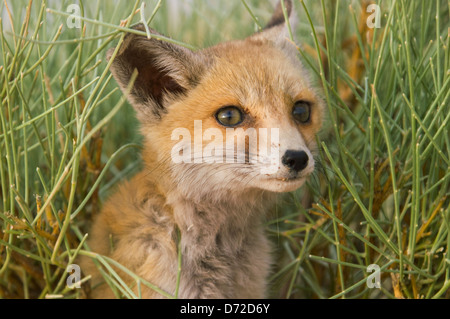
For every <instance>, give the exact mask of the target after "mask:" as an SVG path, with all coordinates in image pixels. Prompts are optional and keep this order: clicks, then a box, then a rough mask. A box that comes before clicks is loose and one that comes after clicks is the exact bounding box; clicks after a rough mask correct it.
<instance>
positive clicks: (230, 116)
mask: <svg viewBox="0 0 450 319" xmlns="http://www.w3.org/2000/svg"><path fill="white" fill-rule="evenodd" d="M216 118H217V121H218V122H219V123H220V124H222V125H224V126H236V125H238V124H240V123H242V120H243V116H242V112H241V111H240V110H239V109H238V108H237V107H234V106H230V107H226V108H223V109H221V110H219V112H217V114H216Z"/></svg>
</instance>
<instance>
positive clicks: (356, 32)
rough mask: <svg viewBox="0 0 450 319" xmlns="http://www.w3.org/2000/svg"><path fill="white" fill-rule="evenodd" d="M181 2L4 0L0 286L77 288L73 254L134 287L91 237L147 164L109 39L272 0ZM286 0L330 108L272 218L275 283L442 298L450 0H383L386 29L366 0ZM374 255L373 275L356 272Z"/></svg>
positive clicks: (228, 18) (198, 30)
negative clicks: (370, 18) (312, 160)
mask: <svg viewBox="0 0 450 319" xmlns="http://www.w3.org/2000/svg"><path fill="white" fill-rule="evenodd" d="M175 2H178V3H179V7H178V8H173V7H171V6H169V5H168V3H167V1H162V2H161V6H160V7H158V3H159V2H158V1H156V0H154V1H149V2H147V4H148V6H147V7H146V8H145V11H144V14H141V13H142V11H140V12H137V11H136V9H139V8H141V3H140V1H136V2H135V3H132V2H129V1H116V2H115V3H114V5H113V4H111V2H110V1H108V2H106V1H83V2H82V4H83V6H82V11H83V12H82V15H83V16H84V17H85V19H83V21H82V27H81V29H77V28H74V29H69V28H68V27H67V23H66V20H67V13H66V11H67V7H68V5H69V4H71V3H72V1H50V0H48V1H43V2H42V3H41V1H30V2H29V1H25V0H18V1H8V0H7V1H6V2H2V3H1V4H0V16H1V23H0V28H1V36H0V37H1V38H0V45H1V55H0V61H1V66H0V98H1V109H0V157H1V160H0V182H1V183H0V196H1V200H0V297H3V298H78V297H81V296H82V295H83V290H82V289H74V290H71V289H69V288H68V287H67V286H66V278H67V276H68V273H67V272H66V268H67V266H68V265H70V264H72V263H73V262H74V260H75V258H76V257H77V255H79V254H87V255H90V256H92V257H93V258H95V259H96V260H97V262H98V263H99V265H103V269H104V270H105V272H104V273H105V276H106V277H107V278H108V280H109V282H110V284H111V285H112V286H113V287H115V290H116V291H117V292H118V293H121V294H123V295H124V296H126V297H132V298H134V297H139V294H137V295H135V292H134V291H133V290H132V289H130V287H126V286H125V285H124V284H123V283H122V282H121V279H120V277H118V275H117V274H116V273H115V272H114V269H113V267H119V268H120V267H121V266H120V265H117V263H116V262H115V261H113V260H111V259H109V258H107V257H102V256H98V255H95V254H92V253H90V252H89V251H88V250H87V249H86V248H87V247H85V245H84V241H85V239H86V236H85V234H86V232H87V230H88V226H89V222H90V220H91V218H92V216H93V215H95V214H96V213H97V212H98V211H99V209H100V208H101V205H102V202H103V201H104V200H105V198H106V197H107V196H108V194H109V192H110V190H111V188H112V186H113V185H115V184H116V183H117V182H119V181H120V180H123V179H125V178H128V177H130V176H132V175H133V174H134V173H135V172H137V171H138V170H139V168H140V157H139V152H140V146H139V145H140V141H141V139H140V137H139V134H138V131H137V129H136V126H137V122H136V120H135V118H134V113H133V111H132V109H131V107H130V106H129V105H128V103H127V102H126V101H125V100H124V98H123V96H122V94H121V93H120V92H119V90H118V88H117V85H116V83H115V82H114V80H113V79H112V76H111V75H110V73H109V71H108V70H107V68H106V67H107V63H106V61H105V52H106V49H108V48H110V47H113V46H114V45H116V44H117V42H118V41H120V39H121V38H122V37H123V35H124V33H123V32H122V31H123V30H124V28H127V27H128V26H130V25H132V24H134V23H136V22H139V21H140V20H145V21H149V20H151V23H150V26H151V27H152V28H154V29H157V30H159V31H160V32H162V33H163V34H165V35H167V36H170V37H171V38H172V39H173V40H174V41H177V42H178V43H182V44H183V45H186V46H188V47H195V48H201V47H206V46H210V45H214V44H216V43H219V42H222V41H226V40H231V39H234V38H243V37H245V36H247V35H249V34H251V33H252V32H254V31H255V30H258V29H259V27H260V26H263V25H264V22H265V21H267V20H268V19H269V17H270V15H271V12H272V9H273V3H271V1H268V0H264V1H255V0H252V1H250V0H246V1H203V0H192V1H187V0H180V1H175ZM296 2H297V3H296V4H297V6H296V7H297V11H298V15H299V24H298V26H297V28H296V29H295V30H292V31H293V33H294V34H295V35H296V40H297V43H298V44H299V52H300V55H301V58H302V60H303V62H304V64H305V65H306V66H307V67H308V68H309V69H310V70H311V73H312V75H313V78H314V79H315V81H316V83H317V85H318V86H321V87H322V92H323V97H324V100H325V101H326V105H327V111H328V112H327V113H328V115H327V121H326V125H325V127H324V130H323V133H322V134H321V135H320V137H319V140H318V142H319V145H320V146H321V147H320V151H319V156H318V158H317V162H318V166H319V169H318V172H317V173H316V174H315V176H314V177H313V178H312V179H311V181H310V182H309V183H308V185H307V186H305V187H303V189H301V190H300V191H298V192H296V193H293V194H291V195H289V196H287V198H286V199H285V200H283V201H281V200H280V203H279V205H278V207H277V209H276V214H275V215H274V216H275V217H274V218H273V219H272V220H270V221H268V222H267V229H268V232H269V233H270V234H271V237H272V238H273V241H274V243H275V247H276V252H275V253H276V254H277V255H278V257H279V258H277V259H278V260H280V261H281V262H280V264H279V265H277V267H276V269H275V271H274V273H273V275H272V277H271V296H272V297H281V298H395V297H397V298H450V293H449V291H450V259H449V258H450V257H449V252H448V247H449V244H450V208H449V203H450V198H449V195H450V169H449V166H450V165H449V164H450V160H449V159H450V151H449V150H450V135H449V133H448V128H449V127H450V124H449V117H450V107H449V105H450V103H449V94H450V93H449V92H450V89H449V81H450V80H449V79H450V76H449V62H450V60H449V59H450V57H449V55H450V53H449V52H450V50H449V35H448V28H449V15H450V13H449V6H450V4H449V2H448V1H445V0H412V1H406V0H397V1H395V0H384V1H378V3H379V4H380V7H381V10H382V19H381V28H380V29H368V28H367V25H366V23H365V22H366V19H367V15H368V14H367V13H365V11H366V10H365V8H366V6H365V5H364V4H362V3H361V2H360V1H345V0H340V1H339V0H337V1H325V0H322V1H317V0H316V1H306V0H305V1H303V2H301V1H296ZM77 3H78V2H77ZM6 4H7V6H6ZM29 4H31V7H28V5H29ZM155 8H157V9H158V10H155ZM47 9H48V10H47ZM369 14H370V13H369ZM121 21H124V22H123V24H122V25H121V27H120V26H119V25H120V22H121ZM11 22H12V24H11ZM304 194H307V198H306V199H305V198H304V197H303V195H304ZM371 264H377V265H379V266H380V268H381V284H382V287H381V289H370V288H368V286H367V285H366V280H367V277H368V276H369V275H370V274H371V273H369V272H367V267H368V266H369V265H371ZM125 271H126V270H125ZM126 272H127V271H126ZM129 274H130V275H131V276H132V277H133V278H134V279H135V281H136V284H137V285H138V287H140V286H142V285H147V286H149V287H153V286H152V285H151V283H148V282H146V281H145V280H143V279H141V278H138V277H137V276H136V275H134V274H132V273H129ZM82 281H83V282H85V281H86V282H89V278H83V279H82ZM154 288H157V287H154ZM168 297H170V296H168Z"/></svg>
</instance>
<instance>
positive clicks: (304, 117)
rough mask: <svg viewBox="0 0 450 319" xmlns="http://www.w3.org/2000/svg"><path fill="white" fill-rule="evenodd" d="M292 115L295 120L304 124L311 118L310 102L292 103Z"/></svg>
mask: <svg viewBox="0 0 450 319" xmlns="http://www.w3.org/2000/svg"><path fill="white" fill-rule="evenodd" d="M292 115H293V116H294V118H295V119H296V120H297V122H299V123H302V124H306V123H309V121H310V120H311V103H309V102H307V101H298V102H296V103H295V105H294V110H293V111H292Z"/></svg>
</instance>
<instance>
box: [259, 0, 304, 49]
mask: <svg viewBox="0 0 450 319" xmlns="http://www.w3.org/2000/svg"><path fill="white" fill-rule="evenodd" d="M277 1H278V5H277V7H276V8H275V12H274V13H273V15H272V18H271V19H270V21H269V22H268V23H267V25H266V27H265V28H264V29H263V30H262V31H260V32H258V33H256V34H254V35H253V36H252V38H253V39H256V40H264V39H265V40H269V41H272V42H274V43H275V44H280V43H282V42H285V40H286V38H289V32H288V27H287V23H286V18H285V15H284V11H283V6H282V1H283V3H284V8H285V10H286V13H287V18H288V20H289V24H290V25H291V29H292V30H294V29H295V26H294V24H295V22H296V21H295V20H296V17H295V16H294V6H293V4H292V0H277Z"/></svg>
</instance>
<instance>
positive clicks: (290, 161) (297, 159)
mask: <svg viewBox="0 0 450 319" xmlns="http://www.w3.org/2000/svg"><path fill="white" fill-rule="evenodd" d="M308 162H309V156H308V154H306V152H305V151H293V150H288V151H286V153H284V155H283V157H282V158H281V163H282V164H283V165H284V166H285V167H287V168H288V169H289V170H291V171H293V172H295V173H299V172H301V171H303V170H304V169H305V168H306V167H307V166H308Z"/></svg>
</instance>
